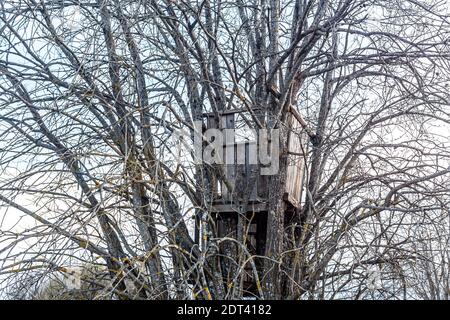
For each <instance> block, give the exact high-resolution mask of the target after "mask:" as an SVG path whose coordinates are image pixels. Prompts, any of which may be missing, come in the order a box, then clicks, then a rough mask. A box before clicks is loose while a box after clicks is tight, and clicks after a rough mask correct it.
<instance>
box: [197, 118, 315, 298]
mask: <svg viewBox="0 0 450 320" xmlns="http://www.w3.org/2000/svg"><path fill="white" fill-rule="evenodd" d="M204 118H205V120H204V125H205V126H204V128H206V131H205V132H204V133H206V134H204V136H206V139H207V140H210V141H211V140H216V141H215V142H216V145H217V144H218V145H219V146H220V147H219V148H216V152H217V153H218V154H215V156H216V158H217V159H219V160H222V161H219V164H214V165H212V167H213V171H214V173H215V174H212V175H210V177H211V179H210V180H211V182H210V183H211V199H212V207H211V212H212V213H213V218H214V221H215V233H216V236H218V237H221V238H222V237H230V238H235V239H238V240H241V241H242V242H243V243H245V244H246V247H247V250H248V252H249V253H250V254H251V255H264V252H265V242H266V235H267V232H268V226H267V212H268V205H269V204H268V200H267V197H268V192H269V181H270V179H269V177H270V175H271V174H277V173H278V166H279V164H278V161H279V157H278V155H279V152H280V147H279V144H278V143H279V140H278V136H274V134H273V132H271V133H269V132H262V131H261V130H259V131H258V134H257V133H256V132H255V131H253V130H251V129H250V128H251V127H254V126H253V125H251V124H252V123H255V121H257V120H258V119H259V120H261V122H262V121H263V120H264V118H263V116H261V115H258V114H250V113H249V112H248V111H247V110H229V111H224V112H222V113H220V114H219V117H217V114H213V113H208V114H204ZM255 119H257V120H255ZM299 120H301V119H299V117H298V115H296V114H294V113H292V112H289V113H288V115H287V118H286V121H285V123H286V126H287V128H286V129H287V145H288V148H287V149H288V153H287V168H286V183H285V188H284V192H283V195H284V196H283V200H284V201H283V202H284V205H285V212H292V211H293V210H295V209H298V208H300V205H301V197H302V183H303V181H302V180H303V171H304V169H303V168H304V165H303V163H304V156H303V155H304V148H305V145H306V143H305V135H304V134H303V133H302V126H301V125H300V122H299ZM261 122H260V123H261ZM210 129H212V130H210ZM210 131H212V132H213V133H215V134H216V135H217V134H219V133H221V139H218V138H217V137H214V138H212V139H211V135H210V134H208V132H210ZM218 140H220V141H218ZM269 229H270V228H269ZM220 250H221V251H222V253H223V255H224V256H228V257H232V256H233V254H234V253H235V250H236V248H235V246H233V245H232V244H231V243H228V244H224V245H222V246H221V247H220ZM223 260H224V261H223V263H222V270H223V271H224V270H225V274H224V281H225V282H226V283H228V284H229V283H230V279H231V278H232V277H233V276H235V273H236V270H235V268H234V267H233V266H232V263H231V262H230V261H229V262H228V263H227V261H226V260H227V259H226V258H225V259H223ZM254 262H255V265H253V267H252V265H251V264H250V263H247V265H246V266H245V270H244V272H245V275H244V279H245V280H244V284H243V286H244V292H246V293H247V295H249V294H252V293H256V292H257V287H256V281H255V280H256V279H255V276H254V272H253V270H254V267H255V266H256V269H257V270H258V271H259V270H260V267H261V263H262V261H260V260H258V259H254Z"/></svg>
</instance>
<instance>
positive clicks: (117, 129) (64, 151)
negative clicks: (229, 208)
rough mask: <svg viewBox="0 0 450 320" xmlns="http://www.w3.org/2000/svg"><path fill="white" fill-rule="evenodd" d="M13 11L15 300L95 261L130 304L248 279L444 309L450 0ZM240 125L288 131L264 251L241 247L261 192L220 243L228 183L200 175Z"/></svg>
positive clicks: (4, 5)
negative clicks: (214, 142) (290, 184)
mask: <svg viewBox="0 0 450 320" xmlns="http://www.w3.org/2000/svg"><path fill="white" fill-rule="evenodd" d="M0 5H1V9H0V31H1V32H0V107H1V109H0V126H1V127H0V128H1V129H0V134H1V142H0V168H1V170H2V175H1V180H0V202H1V203H2V206H3V209H4V211H2V214H3V216H4V217H3V220H2V221H3V222H2V224H1V229H0V230H1V233H0V243H1V245H0V258H1V259H2V260H1V261H2V262H1V265H0V266H1V267H0V281H1V282H0V283H1V285H0V287H1V288H3V293H4V294H5V295H8V294H9V295H14V294H15V295H16V296H17V295H19V296H21V297H31V296H32V295H33V292H34V291H33V287H39V286H41V285H42V284H45V283H47V282H46V281H47V279H49V277H52V275H54V274H57V273H64V272H65V270H66V269H65V268H66V267H67V266H77V265H85V264H86V263H97V264H100V265H103V266H104V269H103V270H105V272H106V273H107V275H106V276H107V278H108V281H109V282H108V283H107V284H105V282H104V278H102V280H101V281H97V282H98V285H100V286H103V287H105V288H104V289H103V290H105V292H108V294H109V297H111V298H119V299H169V298H170V299H185V298H197V299H231V298H234V299H236V298H242V297H243V296H244V295H248V292H246V288H245V286H244V285H243V282H244V279H245V277H246V276H247V275H246V274H247V273H248V272H250V273H253V275H252V276H253V277H254V278H253V279H255V278H256V290H254V292H252V294H253V295H254V296H255V297H257V298H261V299H267V298H272V299H306V298H310V299H340V298H347V299H359V298H375V299H379V298H382V299H404V298H406V299H407V298H447V299H448V293H449V282H448V274H449V272H448V271H449V270H448V241H449V240H448V239H449V224H448V223H449V222H448V221H449V220H448V219H449V201H448V199H449V194H450V190H449V176H450V175H449V174H450V167H449V164H450V162H449V159H450V152H449V150H450V149H449V146H450V144H449V142H450V141H449V132H450V130H449V128H450V126H449V123H450V108H449V107H448V105H449V104H448V103H449V90H448V85H449V83H450V77H449V72H448V70H449V61H450V51H449V48H450V47H449V45H450V43H449V39H450V23H449V20H448V18H449V17H448V15H447V8H446V5H447V3H446V1H438V0H426V1H420V2H419V1H413V0H405V1H400V0H383V1H382V0H364V1H362V0H361V1H359V0H286V1H278V0H267V1H266V0H262V1H254V0H251V1H241V0H237V1H232V2H226V1H220V0H205V1H182V0H161V1H153V0H149V1H125V0H94V1H84V0H3V1H1V3H0ZM230 110H231V111H233V110H234V111H236V110H244V111H245V114H246V117H244V118H245V119H244V120H245V125H246V127H247V128H250V129H254V130H256V131H260V130H262V129H269V130H273V129H280V132H281V134H280V139H279V140H280V141H279V146H280V152H279V155H278V157H279V158H278V161H279V170H278V172H277V174H274V175H269V176H267V177H266V184H267V185H268V186H269V187H268V195H267V199H266V203H267V206H268V209H267V226H268V230H267V233H266V238H265V239H264V244H265V245H264V252H263V253H262V254H255V253H254V252H252V250H251V249H250V248H249V244H248V241H247V240H246V239H247V237H248V233H249V232H250V231H249V228H248V224H247V223H246V218H245V212H246V211H248V210H247V203H248V197H249V194H248V193H249V192H250V191H251V189H252V184H255V179H256V177H252V178H251V179H248V180H249V181H247V182H248V184H249V185H247V187H246V188H244V189H242V190H236V189H233V188H231V187H230V190H229V191H230V192H233V193H234V196H235V198H236V199H237V200H236V201H237V203H238V204H239V206H240V208H241V209H240V210H241V211H238V217H239V218H238V229H237V232H236V234H235V235H229V236H222V235H220V234H218V233H217V230H216V229H215V225H214V221H215V215H214V213H213V210H212V204H213V193H214V188H216V183H217V181H219V182H222V183H224V184H225V185H226V187H227V188H228V187H229V184H227V179H226V176H224V173H223V171H222V169H221V167H220V166H214V165H209V164H207V163H201V164H199V163H197V162H196V159H195V152H194V149H195V147H196V146H195V143H194V140H195V134H196V130H195V123H197V122H201V123H203V126H204V128H203V129H205V126H206V124H205V123H204V122H205V114H208V115H210V117H211V119H213V121H215V122H216V123H218V122H219V120H220V117H221V115H222V114H224V113H225V112H229V111H230ZM292 117H294V118H295V121H296V122H298V123H299V127H293V126H292V125H291V119H292ZM179 132H185V133H186V134H185V135H184V136H183V135H182V138H183V141H184V142H183V143H182V144H180V141H179V140H180V135H179ZM292 135H296V136H298V137H299V139H298V141H302V143H301V145H299V147H300V148H299V149H298V152H294V153H293V152H292V150H290V149H289V136H292ZM210 142H211V141H208V139H206V140H205V141H203V145H204V146H205V145H207V144H208V143H210ZM180 145H181V146H183V147H182V148H180ZM186 146H188V147H186ZM291 156H296V159H297V160H298V161H301V163H302V166H303V170H302V171H301V172H303V174H302V177H301V179H302V181H303V184H302V188H301V190H298V192H301V197H300V198H301V205H300V206H298V207H295V208H291V209H288V208H287V207H286V204H285V201H284V198H283V196H284V190H285V189H286V184H287V180H288V178H287V176H288V167H289V165H290V162H289V161H290V159H292V157H291ZM299 196H300V195H299ZM288 211H289V212H288ZM194 225H196V226H197V232H194V229H195V228H194ZM419 228H420V230H421V232H418V229H419ZM435 252H439V256H437V255H435ZM224 261H225V262H224ZM255 262H257V265H256V264H255ZM248 265H250V266H251V268H250V271H248ZM431 265H432V266H433V267H431ZM372 274H375V278H374V279H370V277H372ZM82 280H83V281H91V282H92V281H94V282H95V278H94V280H89V279H82ZM423 283H427V286H423V285H422V284H423Z"/></svg>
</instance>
